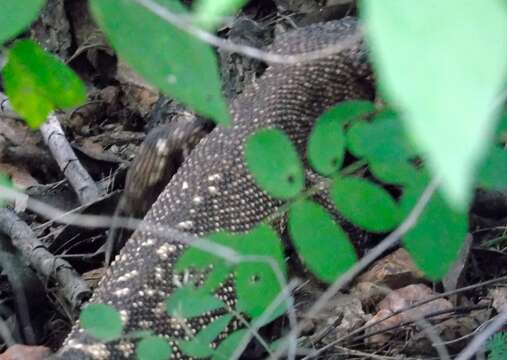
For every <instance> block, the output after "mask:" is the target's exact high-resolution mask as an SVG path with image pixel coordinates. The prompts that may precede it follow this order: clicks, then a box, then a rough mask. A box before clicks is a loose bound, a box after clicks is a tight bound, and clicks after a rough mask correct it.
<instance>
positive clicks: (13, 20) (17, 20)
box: [0, 0, 45, 44]
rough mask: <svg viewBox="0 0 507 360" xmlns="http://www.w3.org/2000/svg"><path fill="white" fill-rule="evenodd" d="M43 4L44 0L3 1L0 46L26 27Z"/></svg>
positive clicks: (0, 12)
mask: <svg viewBox="0 0 507 360" xmlns="http://www.w3.org/2000/svg"><path fill="white" fill-rule="evenodd" d="M44 4H45V1H44V0H3V1H2V11H0V24H2V26H0V44H3V43H4V42H5V41H7V40H9V39H10V38H12V37H14V36H16V35H18V34H19V33H21V32H22V31H23V30H24V29H26V28H27V27H28V25H30V24H31V23H32V22H33V21H34V20H35V19H36V18H37V15H38V14H39V11H40V9H41V8H42V6H43V5H44Z"/></svg>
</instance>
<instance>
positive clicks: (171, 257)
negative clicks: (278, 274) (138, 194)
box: [56, 18, 373, 360]
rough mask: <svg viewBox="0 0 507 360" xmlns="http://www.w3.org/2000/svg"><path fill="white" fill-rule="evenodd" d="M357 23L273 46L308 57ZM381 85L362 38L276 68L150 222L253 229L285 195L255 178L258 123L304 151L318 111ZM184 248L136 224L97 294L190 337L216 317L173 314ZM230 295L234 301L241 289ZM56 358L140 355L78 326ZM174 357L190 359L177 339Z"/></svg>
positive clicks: (143, 325)
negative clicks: (252, 160) (252, 163)
mask: <svg viewBox="0 0 507 360" xmlns="http://www.w3.org/2000/svg"><path fill="white" fill-rule="evenodd" d="M356 27H357V24H356V21H355V20H354V19H352V18H345V19H342V20H340V21H334V22H329V23H325V24H318V25H313V26H309V27H306V28H303V29H300V30H297V31H293V32H291V33H288V34H286V35H283V36H282V37H280V38H279V39H277V40H276V41H275V43H274V45H273V46H272V47H271V51H273V52H276V53H279V54H300V53H304V52H308V51H314V50H318V49H322V48H324V47H326V46H329V45H332V44H336V43H339V42H340V41H343V39H345V38H347V37H348V36H350V35H351V34H356ZM372 86H373V85H372V81H371V70H370V68H369V66H368V64H367V61H366V53H365V49H364V45H363V44H362V43H357V44H355V45H353V46H350V47H349V48H347V49H346V50H344V51H342V52H340V53H337V54H334V55H332V56H328V57H325V58H321V59H318V60H315V61H311V62H305V63H299V64H297V65H290V66H288V65H273V66H271V67H269V68H268V69H267V70H266V72H265V74H264V75H263V76H262V78H261V79H260V80H258V81H257V82H256V83H254V84H252V85H251V86H250V87H249V88H247V90H245V91H244V93H243V94H242V95H240V96H239V97H238V98H237V99H236V100H235V101H234V102H233V104H232V106H231V110H232V114H233V118H234V122H233V125H232V126H231V127H229V128H223V127H217V128H215V129H214V130H213V131H212V132H211V133H210V134H209V135H208V136H207V137H206V138H204V139H203V140H202V141H201V142H200V143H199V144H198V145H197V146H196V147H195V149H194V151H193V152H192V153H191V155H190V157H189V158H188V159H187V160H186V161H185V163H184V164H183V165H182V167H181V168H180V169H179V170H178V172H177V173H176V175H175V176H174V177H173V178H172V180H171V181H170V183H169V185H168V186H167V187H166V188H165V190H164V191H163V193H162V194H161V195H160V197H159V198H158V199H157V201H156V202H155V203H154V205H153V206H152V208H151V209H150V211H149V212H148V214H147V215H146V217H145V220H146V221H148V222H149V223H151V224H160V225H163V226H167V227H172V228H175V229H178V230H181V231H185V232H189V233H192V234H197V235H204V234H208V233H212V232H215V231H218V230H229V231H232V232H242V231H246V230H248V229H250V228H252V227H253V226H254V225H256V224H258V223H259V222H261V221H262V220H264V219H265V218H266V217H267V216H268V215H270V214H272V213H273V211H275V210H276V209H277V208H278V207H279V206H280V205H281V202H280V201H278V200H274V199H272V198H271V197H270V196H268V195H267V194H266V193H264V192H263V191H262V190H260V189H259V188H258V187H257V186H256V185H255V184H254V182H253V180H252V177H251V176H250V174H249V173H248V171H247V169H246V166H245V164H244V160H243V147H244V143H245V139H246V138H247V137H248V136H249V135H250V134H252V133H254V132H255V131H256V130H259V129H262V128H278V129H280V130H282V131H284V132H285V133H286V134H287V135H288V136H289V137H290V138H291V140H292V141H293V142H294V144H295V145H296V147H297V149H298V151H299V153H300V155H301V156H303V155H304V153H305V144H306V141H307V138H308V136H309V133H310V130H311V129H312V126H313V124H314V122H315V120H316V118H317V117H318V116H319V115H320V114H321V113H322V112H324V111H325V110H326V109H327V108H329V107H330V106H332V105H334V104H336V103H338V102H341V101H343V100H347V99H358V98H362V99H371V98H372V96H373V89H372ZM183 249H184V245H183V244H182V242H181V240H179V239H178V238H176V237H170V236H157V235H155V234H153V233H152V232H150V231H145V230H138V231H136V232H135V233H134V234H133V236H132V237H131V238H130V240H129V241H128V242H127V244H126V245H125V247H124V248H123V249H122V251H121V253H120V255H119V256H118V257H117V258H116V260H115V262H114V263H113V265H112V267H111V269H110V271H109V272H108V274H107V275H106V276H105V277H104V278H103V279H102V281H101V283H100V286H99V288H98V289H97V291H96V292H95V294H94V296H93V298H92V300H91V301H92V302H95V303H97V302H98V303H106V304H109V305H112V306H114V307H115V308H116V309H117V310H118V311H119V312H120V314H121V317H122V319H123V321H124V324H125V331H126V332H127V333H129V332H132V331H135V330H144V329H150V330H152V331H153V332H155V333H156V334H159V335H162V336H165V337H167V338H169V337H171V338H175V337H185V336H187V334H186V332H185V331H188V329H190V330H191V332H192V333H197V332H198V331H199V330H200V328H201V327H202V326H203V324H204V325H205V324H207V323H209V321H210V320H211V319H200V321H196V320H193V321H186V323H185V324H181V322H180V321H178V320H176V319H173V318H171V317H170V316H169V315H167V313H166V312H165V307H164V301H165V300H166V298H167V297H168V296H169V295H170V294H171V292H172V291H173V289H175V287H177V286H178V285H179V283H180V282H179V281H177V276H175V274H174V273H173V270H172V268H173V264H174V263H175V260H176V259H177V258H178V256H179V255H180V254H181V252H182V250H183ZM221 294H222V297H223V298H224V299H225V298H227V299H228V300H227V302H228V303H229V304H234V299H233V295H234V292H233V289H232V287H227V288H226V289H223V290H222V291H221ZM184 328H187V330H185V329H184ZM56 357H57V358H59V359H97V360H98V359H134V358H135V344H134V343H133V342H132V340H129V339H124V340H121V341H116V342H112V343H108V344H103V343H100V342H97V341H96V340H94V339H93V338H91V337H90V336H88V335H86V333H85V332H84V331H83V330H82V329H80V328H79V324H77V325H76V326H75V327H74V329H73V330H72V332H71V334H70V335H69V337H68V339H67V340H66V342H65V344H64V346H63V348H62V349H61V350H60V352H59V353H58V354H57V355H56ZM173 358H186V356H185V355H183V354H182V353H181V352H180V351H179V350H178V349H177V348H176V347H175V346H174V349H173Z"/></svg>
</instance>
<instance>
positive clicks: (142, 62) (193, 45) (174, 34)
mask: <svg viewBox="0 0 507 360" xmlns="http://www.w3.org/2000/svg"><path fill="white" fill-rule="evenodd" d="M156 3H157V4H158V5H160V6H162V7H163V8H165V10H168V11H170V12H172V13H175V14H181V16H185V14H187V12H186V11H185V9H184V7H183V6H182V4H181V3H180V2H179V1H175V0H157V1H156ZM90 5H91V10H92V13H93V15H94V17H95V20H96V21H97V23H98V24H99V25H100V27H101V28H102V29H103V30H104V33H105V34H106V36H107V37H108V39H109V41H110V42H111V44H112V45H113V47H114V48H115V50H116V51H117V52H118V54H119V56H120V57H121V58H122V59H124V60H125V61H126V62H127V63H128V64H129V65H131V66H132V67H133V68H134V70H136V72H138V73H139V74H140V75H141V76H143V77H144V78H145V79H146V80H147V81H149V82H150V83H152V84H153V85H155V86H157V87H159V88H160V89H161V90H162V91H163V92H164V93H165V94H167V95H169V96H171V97H174V98H175V99H177V100H178V101H181V102H182V103H184V104H186V105H188V106H190V107H192V108H193V109H194V110H196V111H197V112H198V113H200V114H201V115H204V116H207V117H210V118H212V119H213V120H215V121H216V122H217V123H221V124H227V123H229V122H230V115H229V110H228V108H227V105H226V102H225V99H224V98H223V96H222V92H221V85H220V77H219V72H218V65H217V59H216V56H215V54H214V52H213V49H212V48H211V47H210V46H208V45H207V44H204V43H202V42H201V41H199V40H197V39H196V38H195V37H194V36H192V35H190V34H188V33H186V32H183V31H181V30H179V29H177V28H176V27H175V26H173V25H171V24H169V23H168V22H166V21H165V20H163V19H161V18H160V17H158V16H157V15H155V14H154V13H153V12H151V11H149V10H148V9H146V8H144V7H143V6H142V5H140V4H138V3H136V2H135V1H117V0H91V2H90Z"/></svg>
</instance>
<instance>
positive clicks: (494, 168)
mask: <svg viewBox="0 0 507 360" xmlns="http://www.w3.org/2000/svg"><path fill="white" fill-rule="evenodd" d="M477 181H478V184H479V186H481V187H483V188H485V189H489V190H504V189H505V188H507V152H506V151H505V150H503V149H501V148H499V147H497V146H495V147H493V148H492V149H491V151H490V153H489V154H488V156H487V157H486V159H485V160H484V163H483V164H482V166H481V168H480V171H479V175H478V179H477Z"/></svg>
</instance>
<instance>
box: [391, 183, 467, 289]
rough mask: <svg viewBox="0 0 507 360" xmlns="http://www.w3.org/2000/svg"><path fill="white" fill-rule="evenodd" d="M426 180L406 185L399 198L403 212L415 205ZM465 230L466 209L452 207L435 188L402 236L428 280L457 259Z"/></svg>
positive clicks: (437, 276) (441, 275) (438, 278)
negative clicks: (423, 207)
mask: <svg viewBox="0 0 507 360" xmlns="http://www.w3.org/2000/svg"><path fill="white" fill-rule="evenodd" d="M424 187H425V184H424V183H423V182H419V183H418V184H417V185H416V184H412V185H411V186H410V187H408V188H407V189H406V190H405V192H404V193H403V196H402V198H401V200H400V206H401V208H402V209H403V211H404V213H405V214H408V213H409V211H410V210H411V209H412V208H413V207H414V206H415V204H416V202H417V200H418V199H419V197H420V196H421V193H422V192H423V190H424ZM467 231H468V221H467V214H466V212H457V211H454V210H452V209H451V208H450V207H449V205H448V204H447V203H446V202H445V201H444V198H443V197H442V194H440V193H439V192H437V193H436V194H434V195H433V197H432V199H431V200H430V202H429V203H428V205H427V206H426V208H425V210H424V212H423V213H422V214H421V217H420V218H419V219H418V221H417V224H416V225H415V227H414V228H412V229H411V230H410V231H409V232H408V233H407V234H405V236H404V237H403V239H402V241H403V245H404V246H405V248H406V249H407V250H408V252H409V253H410V255H411V256H412V259H413V260H414V261H415V263H416V265H417V266H418V267H419V269H421V270H422V271H423V272H424V273H425V274H426V276H427V277H428V278H429V279H431V280H435V281H436V280H440V279H441V278H442V277H443V276H445V274H446V273H447V271H448V270H449V267H450V266H451V265H452V264H453V263H454V262H455V261H456V260H457V257H458V255H459V251H460V249H461V246H462V244H463V241H464V240H465V237H466V234H467Z"/></svg>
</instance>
